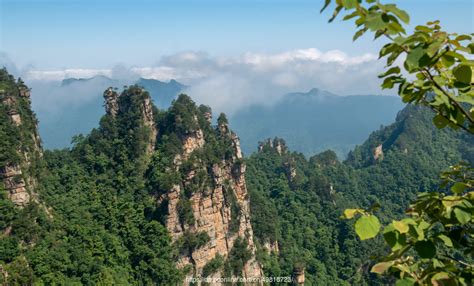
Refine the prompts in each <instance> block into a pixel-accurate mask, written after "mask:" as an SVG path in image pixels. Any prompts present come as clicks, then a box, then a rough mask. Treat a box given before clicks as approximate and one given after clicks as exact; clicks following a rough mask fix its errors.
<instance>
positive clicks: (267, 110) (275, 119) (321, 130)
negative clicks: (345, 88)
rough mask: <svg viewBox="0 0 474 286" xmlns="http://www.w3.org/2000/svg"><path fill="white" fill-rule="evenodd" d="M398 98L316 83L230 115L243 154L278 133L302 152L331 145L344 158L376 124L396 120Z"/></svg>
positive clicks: (318, 149) (316, 151)
mask: <svg viewBox="0 0 474 286" xmlns="http://www.w3.org/2000/svg"><path fill="white" fill-rule="evenodd" d="M402 108H403V103H401V101H400V99H399V98H398V97H395V96H382V95H352V96H339V95H336V94H333V93H331V92H328V91H324V90H320V89H317V88H313V89H311V90H310V91H309V92H295V93H289V94H287V95H285V96H284V97H283V99H282V100H280V101H279V102H278V103H277V104H275V105H272V106H253V107H250V108H248V109H246V110H244V111H241V112H238V113H236V114H234V115H233V116H232V117H231V122H232V127H233V128H234V130H236V132H237V133H238V134H239V136H240V138H241V144H242V149H243V151H244V152H245V153H246V154H249V153H251V152H253V151H255V150H256V148H257V142H259V141H262V140H264V139H265V138H269V137H275V136H277V137H282V138H285V139H286V141H287V144H288V146H289V147H290V148H291V149H292V150H296V151H299V152H302V153H304V154H305V155H306V156H311V155H314V154H317V153H319V152H321V151H324V150H327V149H332V150H334V151H336V153H337V154H338V156H339V157H341V158H343V157H345V156H346V154H347V153H348V152H349V151H350V150H351V149H353V148H354V147H355V146H356V145H358V144H362V142H364V140H365V139H366V138H367V136H368V135H369V134H370V133H371V132H372V131H374V130H377V129H378V128H380V126H381V125H388V124H390V123H392V122H393V121H394V120H395V117H396V115H397V112H398V111H400V110H401V109H402Z"/></svg>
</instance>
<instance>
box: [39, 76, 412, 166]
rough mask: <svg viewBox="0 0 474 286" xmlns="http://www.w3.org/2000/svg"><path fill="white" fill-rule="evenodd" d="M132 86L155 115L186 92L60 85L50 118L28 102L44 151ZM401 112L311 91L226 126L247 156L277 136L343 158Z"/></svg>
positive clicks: (165, 85) (150, 84) (374, 99)
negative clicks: (107, 94)
mask: <svg viewBox="0 0 474 286" xmlns="http://www.w3.org/2000/svg"><path fill="white" fill-rule="evenodd" d="M132 84H137V85H139V86H141V87H143V88H144V89H145V90H147V91H148V92H149V93H150V95H151V97H152V100H153V102H154V103H155V105H156V106H158V107H159V108H161V109H165V108H168V107H169V106H170V104H171V102H172V101H173V99H175V98H176V96H177V95H178V94H179V93H181V92H184V91H185V90H186V88H188V86H186V85H184V84H182V83H179V82H178V81H176V80H170V81H169V82H162V81H159V80H155V79H144V78H139V79H137V80H134V81H130V82H123V81H120V80H117V79H111V78H109V77H106V76H101V75H100V76H95V77H92V78H79V79H77V78H68V79H64V80H63V81H62V82H61V83H60V84H59V86H57V87H55V90H54V91H55V93H54V95H53V100H54V101H56V102H58V104H57V108H56V110H55V112H51V110H50V109H51V108H50V107H49V106H45V107H43V109H41V108H39V109H37V108H35V104H36V103H37V101H36V100H35V98H34V97H33V108H34V109H35V111H36V112H37V114H38V119H39V121H40V122H41V124H40V133H41V136H42V138H43V140H44V145H45V147H46V148H63V147H67V146H69V145H70V142H71V139H72V136H74V135H77V134H80V133H84V134H86V133H88V132H89V131H90V130H91V129H92V128H94V127H96V126H97V122H98V121H99V119H100V116H101V114H102V113H103V111H102V105H103V98H102V93H103V91H104V90H105V89H106V88H108V87H110V86H124V85H132ZM33 89H34V90H35V91H36V92H37V89H35V88H33ZM216 92H218V91H216ZM36 94H38V93H36ZM34 95H35V93H33V96H34ZM191 96H192V94H191ZM216 96H217V95H216ZM61 100H62V102H61ZM229 104H232V102H229ZM402 107H403V104H402V103H401V101H400V100H399V98H397V97H392V96H374V95H356V96H339V95H336V94H334V93H331V92H329V91H325V90H321V89H317V88H313V89H311V90H310V91H308V92H294V93H289V94H286V95H284V96H283V98H282V99H281V100H279V101H278V102H277V103H276V104H274V105H271V106H261V105H253V106H250V107H249V108H247V109H241V110H238V111H237V112H236V113H234V114H233V115H232V116H231V123H232V128H234V129H235V130H236V131H237V132H238V134H239V136H240V138H241V144H242V149H243V152H244V153H245V154H247V155H249V154H250V153H252V152H254V151H255V150H256V148H257V145H258V142H259V141H262V140H264V139H265V138H268V137H275V136H278V137H283V138H286V140H287V144H288V146H289V147H290V148H291V149H292V150H296V151H299V152H302V153H304V154H305V155H306V156H311V155H314V154H316V153H318V152H321V151H324V150H326V149H332V150H335V151H336V153H337V154H338V156H339V157H340V158H344V157H345V156H346V155H347V153H348V152H349V151H350V150H352V149H353V148H354V147H355V146H356V145H358V144H362V142H363V141H364V139H365V138H367V136H368V135H369V134H370V133H371V132H372V131H374V130H377V129H378V128H379V127H380V125H388V124H390V123H392V122H393V121H394V120H395V116H396V114H397V112H398V111H399V110H401V109H402Z"/></svg>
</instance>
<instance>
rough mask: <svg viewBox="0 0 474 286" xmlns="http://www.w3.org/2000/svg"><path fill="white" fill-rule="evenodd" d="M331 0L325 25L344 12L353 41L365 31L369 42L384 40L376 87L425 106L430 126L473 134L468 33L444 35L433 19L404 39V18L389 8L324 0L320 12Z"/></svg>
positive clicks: (356, 0)
mask: <svg viewBox="0 0 474 286" xmlns="http://www.w3.org/2000/svg"><path fill="white" fill-rule="evenodd" d="M332 2H334V4H335V8H334V12H333V14H332V17H331V18H330V19H329V22H332V21H334V20H335V19H336V17H337V16H338V15H339V14H340V13H341V12H342V11H346V12H347V14H346V15H345V16H344V17H343V20H344V21H348V20H351V19H353V20H354V23H355V25H356V27H357V28H358V30H357V32H356V33H355V35H354V37H353V39H354V40H357V39H358V38H359V37H361V36H362V35H364V34H365V33H366V32H369V31H370V32H373V33H374V38H375V39H377V38H379V37H381V36H384V37H385V38H386V39H388V40H389V43H387V44H386V45H385V46H384V47H383V48H382V49H381V50H380V53H379V57H380V58H386V61H387V65H386V68H387V70H386V71H385V72H384V73H382V74H381V75H380V76H379V77H380V78H384V81H383V83H382V88H384V89H386V88H389V89H391V88H394V86H395V85H398V94H399V95H400V96H401V97H402V99H403V101H404V102H407V103H415V104H420V103H421V104H423V105H427V106H429V107H430V108H431V109H432V110H433V111H434V112H435V113H436V115H435V117H434V118H433V122H434V124H435V125H436V127H438V128H444V127H446V126H449V127H451V128H454V129H460V128H461V129H463V130H465V131H467V132H469V133H474V108H473V105H474V89H473V87H474V84H473V78H474V75H473V74H474V73H473V66H474V60H473V59H472V58H473V56H472V55H474V42H473V38H472V36H473V34H470V35H463V34H461V35H459V34H456V33H447V32H445V31H443V30H442V29H441V26H440V25H439V24H440V22H439V21H433V22H428V23H427V24H426V25H418V26H416V27H415V30H414V32H413V33H412V34H410V35H407V32H406V29H405V28H404V25H407V24H408V23H409V21H410V17H409V15H408V13H406V12H405V11H403V10H401V9H399V8H398V7H397V6H396V5H395V4H381V3H380V2H379V1H375V0H365V1H364V0H335V1H332V0H325V3H324V7H323V9H322V10H321V12H322V11H324V10H325V9H326V8H327V7H329V5H330V4H331V3H332ZM401 54H404V55H405V59H404V61H403V68H404V70H403V71H402V70H401V68H400V67H399V66H398V64H396V63H397V59H398V58H399V57H400V55H401ZM406 75H412V76H414V78H416V79H415V80H410V79H408V78H407V76H406Z"/></svg>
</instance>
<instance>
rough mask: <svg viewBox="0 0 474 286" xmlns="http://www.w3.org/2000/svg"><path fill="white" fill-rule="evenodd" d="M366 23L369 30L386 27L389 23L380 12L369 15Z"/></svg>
mask: <svg viewBox="0 0 474 286" xmlns="http://www.w3.org/2000/svg"><path fill="white" fill-rule="evenodd" d="M365 25H366V27H367V28H369V30H371V31H377V30H381V29H383V28H385V26H386V25H387V22H386V21H384V18H383V17H382V14H379V13H374V14H372V15H369V17H367V21H366V22H365Z"/></svg>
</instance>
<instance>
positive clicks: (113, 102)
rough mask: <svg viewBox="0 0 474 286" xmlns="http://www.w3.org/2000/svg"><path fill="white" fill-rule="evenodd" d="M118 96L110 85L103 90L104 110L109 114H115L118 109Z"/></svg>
mask: <svg viewBox="0 0 474 286" xmlns="http://www.w3.org/2000/svg"><path fill="white" fill-rule="evenodd" d="M118 98H119V94H118V93H117V92H116V91H115V90H114V89H113V88H111V87H109V88H108V89H107V90H106V91H105V92H104V100H105V112H106V113H107V114H108V115H111V116H114V117H115V115H117V112H118V110H119V106H118Z"/></svg>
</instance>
